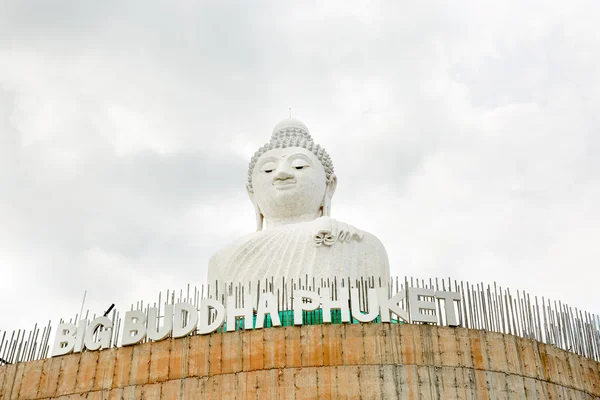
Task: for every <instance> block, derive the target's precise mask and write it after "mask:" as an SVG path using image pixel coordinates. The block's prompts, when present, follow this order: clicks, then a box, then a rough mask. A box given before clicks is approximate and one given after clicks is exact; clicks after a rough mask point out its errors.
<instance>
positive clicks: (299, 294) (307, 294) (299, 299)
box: [293, 290, 320, 325]
mask: <svg viewBox="0 0 600 400" xmlns="http://www.w3.org/2000/svg"><path fill="white" fill-rule="evenodd" d="M304 299H308V300H310V302H308V303H304V302H303V300H304ZM293 300H294V325H302V310H304V311H314V310H316V309H317V308H319V304H320V303H319V295H318V294H317V293H315V292H311V291H308V290H296V291H295V292H294V298H293Z"/></svg>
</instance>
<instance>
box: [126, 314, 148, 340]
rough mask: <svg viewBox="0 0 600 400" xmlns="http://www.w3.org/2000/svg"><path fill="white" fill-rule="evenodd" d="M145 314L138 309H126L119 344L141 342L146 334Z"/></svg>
mask: <svg viewBox="0 0 600 400" xmlns="http://www.w3.org/2000/svg"><path fill="white" fill-rule="evenodd" d="M145 323H146V314H144V313H143V312H141V311H139V310H134V311H127V312H126V313H125V318H124V320H123V337H122V339H121V344H122V345H123V346H129V345H130V344H136V343H139V342H141V341H142V340H143V339H144V336H146V325H145Z"/></svg>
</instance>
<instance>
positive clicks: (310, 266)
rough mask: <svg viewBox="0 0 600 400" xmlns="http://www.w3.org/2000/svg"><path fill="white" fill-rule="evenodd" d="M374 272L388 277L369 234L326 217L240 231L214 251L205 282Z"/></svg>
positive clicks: (384, 258) (380, 251)
mask: <svg viewBox="0 0 600 400" xmlns="http://www.w3.org/2000/svg"><path fill="white" fill-rule="evenodd" d="M306 275H308V276H309V277H314V278H317V279H319V278H325V279H327V278H330V279H333V278H334V277H338V279H339V278H348V277H350V278H360V277H372V276H373V277H375V278H376V279H378V278H382V280H385V281H387V280H388V278H389V263H388V258H387V253H386V251H385V249H384V247H383V245H382V244H381V242H380V241H379V240H378V239H377V238H376V237H375V236H373V235H371V234H369V233H367V232H363V231H360V230H358V229H356V228H354V227H352V226H349V225H347V224H344V223H341V222H338V221H335V220H333V219H330V218H328V217H324V218H317V219H316V220H313V221H309V222H301V223H295V224H287V225H283V226H279V227H276V228H271V229H267V230H263V231H258V232H254V233H252V234H249V235H246V236H244V237H241V238H239V239H237V240H236V241H234V242H233V243H231V244H230V245H229V246H227V247H226V248H225V249H223V250H221V251H220V252H218V253H216V254H214V255H213V256H212V258H211V259H210V263H209V267H208V280H209V284H211V285H214V283H215V281H218V282H219V285H221V284H222V283H226V282H236V283H242V284H244V285H247V284H248V283H249V282H251V283H252V284H255V283H256V282H258V281H263V282H264V280H265V279H268V281H271V278H273V279H274V281H273V282H274V283H280V282H281V280H282V278H285V279H286V281H287V280H288V279H292V278H293V279H297V278H304V277H305V276H306Z"/></svg>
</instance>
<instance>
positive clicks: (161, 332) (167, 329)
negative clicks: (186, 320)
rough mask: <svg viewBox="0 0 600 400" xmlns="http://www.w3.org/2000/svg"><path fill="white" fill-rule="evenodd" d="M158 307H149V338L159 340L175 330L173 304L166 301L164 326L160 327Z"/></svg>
mask: <svg viewBox="0 0 600 400" xmlns="http://www.w3.org/2000/svg"><path fill="white" fill-rule="evenodd" d="M158 325H159V322H158V309H157V308H156V307H150V308H149V309H148V332H147V333H146V334H147V335H148V339H151V340H154V341H155V342H156V341H159V340H163V339H164V338H166V337H167V336H169V333H171V331H172V330H173V304H166V303H165V316H164V318H163V326H162V327H158Z"/></svg>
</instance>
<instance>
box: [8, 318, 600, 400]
mask: <svg viewBox="0 0 600 400" xmlns="http://www.w3.org/2000/svg"><path fill="white" fill-rule="evenodd" d="M599 397H600V363H598V362H595V361H592V360H590V359H587V358H584V357H581V356H578V355H576V354H573V353H569V352H566V351H563V350H560V349H557V348H555V347H553V346H550V345H545V344H542V343H538V342H534V341H531V340H526V339H522V338H518V337H515V336H510V335H504V334H499V333H492V332H485V331H477V330H468V329H463V328H448V327H437V326H428V325H390V324H362V325H316V326H302V327H284V328H269V329H262V330H249V331H238V332H226V333H215V334H212V335H207V336H190V337H186V338H182V339H175V340H164V341H161V342H156V343H144V344H139V345H137V346H132V347H122V348H113V349H108V350H103V351H99V352H84V353H81V354H72V355H68V356H63V357H56V358H51V359H46V360H39V361H33V362H29V363H20V364H16V365H7V366H2V367H0V399H2V400H4V399H88V400H89V399H98V400H107V399H197V398H202V399H246V398H249V399H250V398H252V399H338V398H351V399H359V398H360V399H596V398H599Z"/></svg>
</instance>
